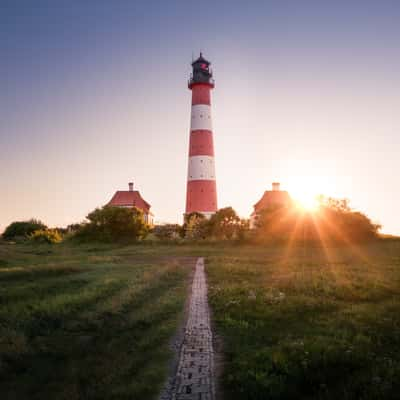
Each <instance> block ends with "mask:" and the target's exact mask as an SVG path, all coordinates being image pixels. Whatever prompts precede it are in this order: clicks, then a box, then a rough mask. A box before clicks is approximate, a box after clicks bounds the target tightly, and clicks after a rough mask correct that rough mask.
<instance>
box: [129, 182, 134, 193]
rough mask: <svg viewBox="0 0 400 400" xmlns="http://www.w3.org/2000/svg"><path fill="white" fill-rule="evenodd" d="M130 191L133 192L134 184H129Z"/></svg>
mask: <svg viewBox="0 0 400 400" xmlns="http://www.w3.org/2000/svg"><path fill="white" fill-rule="evenodd" d="M129 191H130V192H133V182H129Z"/></svg>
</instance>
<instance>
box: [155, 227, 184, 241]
mask: <svg viewBox="0 0 400 400" xmlns="http://www.w3.org/2000/svg"><path fill="white" fill-rule="evenodd" d="M152 233H153V234H154V236H155V237H156V238H157V239H159V240H174V239H179V238H180V237H181V235H182V227H181V226H180V225H178V224H165V225H156V226H155V227H154V228H153V230H152Z"/></svg>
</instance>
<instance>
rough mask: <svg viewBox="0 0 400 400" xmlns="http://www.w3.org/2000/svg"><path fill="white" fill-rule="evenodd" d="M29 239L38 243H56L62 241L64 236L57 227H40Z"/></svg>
mask: <svg viewBox="0 0 400 400" xmlns="http://www.w3.org/2000/svg"><path fill="white" fill-rule="evenodd" d="M29 239H30V240H32V241H34V242H38V243H49V244H55V243H60V242H61V241H62V236H61V234H60V233H59V232H58V230H57V229H38V230H37V231H35V232H33V233H31V234H30V235H29Z"/></svg>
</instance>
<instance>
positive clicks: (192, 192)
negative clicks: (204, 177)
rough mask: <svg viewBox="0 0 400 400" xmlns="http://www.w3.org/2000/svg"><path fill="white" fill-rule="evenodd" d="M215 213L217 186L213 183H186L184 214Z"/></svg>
mask: <svg viewBox="0 0 400 400" xmlns="http://www.w3.org/2000/svg"><path fill="white" fill-rule="evenodd" d="M195 211H198V212H215V211H217V185H216V182H215V181H201V180H199V181H188V183H187V193H186V214H190V213H192V212H195Z"/></svg>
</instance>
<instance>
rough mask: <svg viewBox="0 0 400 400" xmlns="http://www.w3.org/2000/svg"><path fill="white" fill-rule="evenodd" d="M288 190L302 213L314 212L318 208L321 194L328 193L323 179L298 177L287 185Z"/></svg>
mask: <svg viewBox="0 0 400 400" xmlns="http://www.w3.org/2000/svg"><path fill="white" fill-rule="evenodd" d="M288 190H289V193H290V195H291V197H292V199H293V200H294V201H295V203H296V204H297V206H298V207H299V208H300V209H301V210H304V211H308V212H316V211H317V210H318V208H319V201H318V199H319V197H320V196H321V194H323V193H324V194H326V193H330V190H329V188H328V185H327V183H326V182H325V181H324V180H323V179H316V177H311V176H306V177H298V178H297V179H296V180H295V181H292V182H290V184H288Z"/></svg>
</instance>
